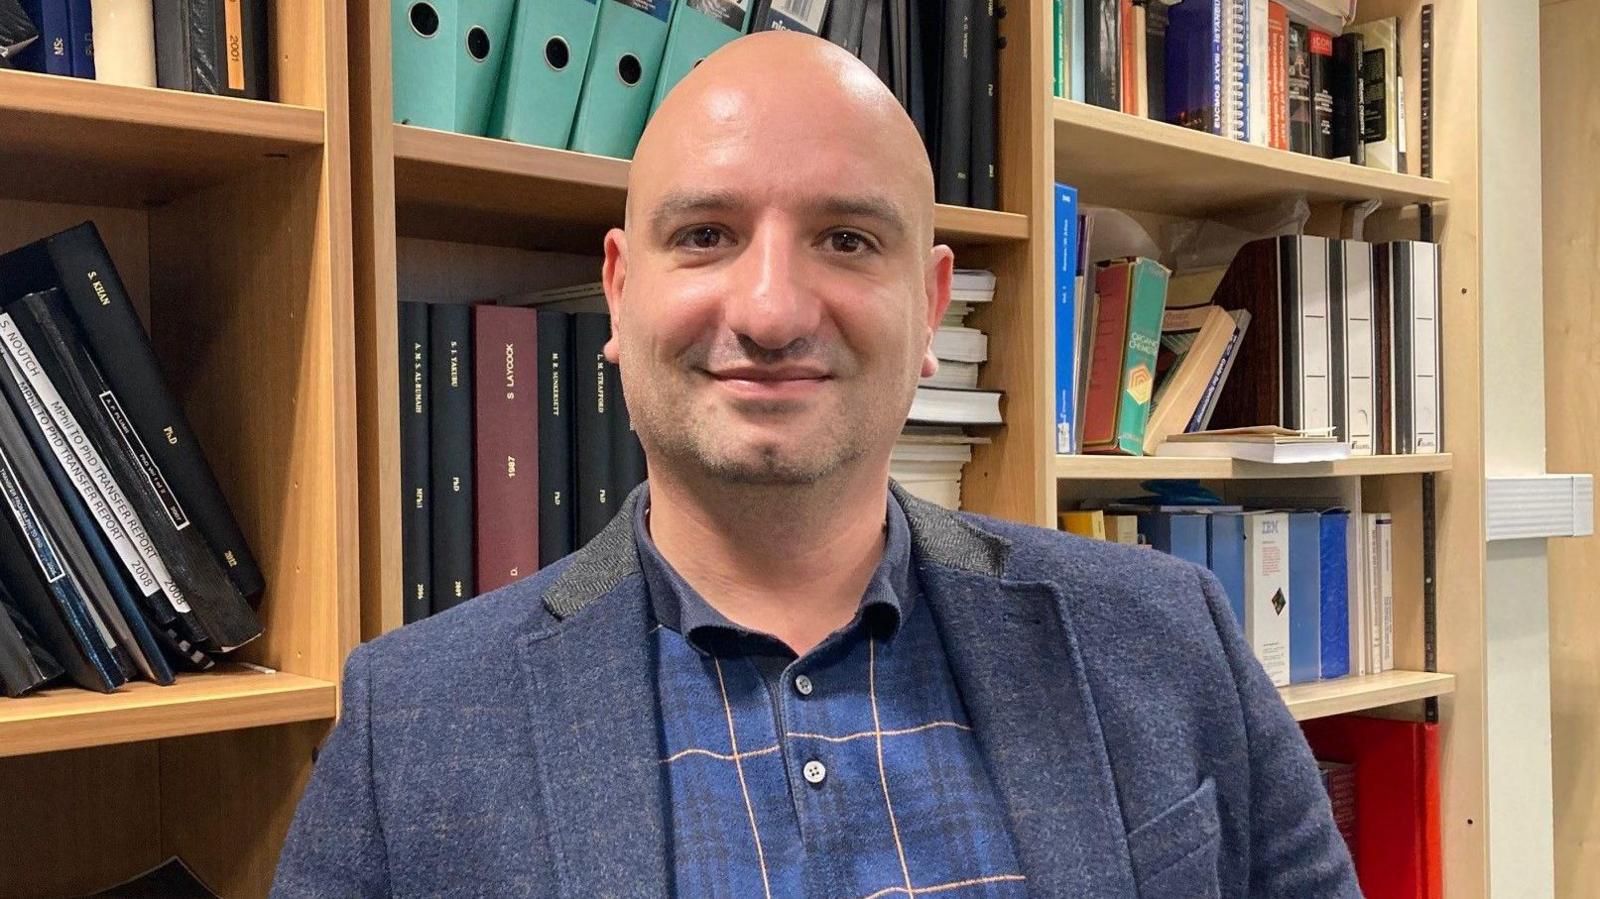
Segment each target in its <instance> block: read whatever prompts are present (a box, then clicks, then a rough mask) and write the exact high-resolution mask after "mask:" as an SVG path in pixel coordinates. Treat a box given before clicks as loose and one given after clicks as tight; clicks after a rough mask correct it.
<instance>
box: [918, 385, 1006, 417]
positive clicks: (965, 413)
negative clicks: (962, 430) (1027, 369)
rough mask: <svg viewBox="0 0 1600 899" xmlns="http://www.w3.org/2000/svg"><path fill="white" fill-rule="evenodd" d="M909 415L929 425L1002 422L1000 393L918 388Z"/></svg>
mask: <svg viewBox="0 0 1600 899" xmlns="http://www.w3.org/2000/svg"><path fill="white" fill-rule="evenodd" d="M906 418H907V420H909V421H914V422H923V423H927V424H959V425H997V424H1001V423H1002V419H1001V417H1000V392H999V391H997V390H949V389H940V388H933V387H918V388H917V392H916V395H915V396H914V397H913V398H912V400H911V411H910V412H909V413H908V414H907V416H906Z"/></svg>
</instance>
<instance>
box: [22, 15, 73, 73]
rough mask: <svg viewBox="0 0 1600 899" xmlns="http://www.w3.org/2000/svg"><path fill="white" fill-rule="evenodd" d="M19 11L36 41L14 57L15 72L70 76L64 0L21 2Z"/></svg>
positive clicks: (69, 41) (69, 35)
mask: <svg viewBox="0 0 1600 899" xmlns="http://www.w3.org/2000/svg"><path fill="white" fill-rule="evenodd" d="M22 11H23V12H24V13H26V14H27V16H28V19H29V21H31V22H33V25H34V27H35V28H37V29H38V30H39V38H38V39H37V40H35V41H34V42H33V43H31V44H29V45H28V46H27V47H26V48H24V49H23V51H22V52H21V53H18V54H17V68H19V69H21V70H23V71H24V72H45V73H47V74H50V75H71V74H72V26H71V25H70V24H69V18H68V16H67V0H22Z"/></svg>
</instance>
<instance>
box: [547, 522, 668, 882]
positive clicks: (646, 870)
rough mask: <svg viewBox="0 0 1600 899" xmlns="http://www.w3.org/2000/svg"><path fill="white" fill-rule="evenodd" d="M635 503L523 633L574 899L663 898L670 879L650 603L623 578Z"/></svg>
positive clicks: (556, 843) (555, 834)
mask: <svg viewBox="0 0 1600 899" xmlns="http://www.w3.org/2000/svg"><path fill="white" fill-rule="evenodd" d="M631 507H632V503H631V502H629V503H625V504H624V506H623V508H622V509H621V510H619V512H618V514H617V516H616V520H614V521H613V522H612V525H611V526H610V527H608V528H607V529H606V533H603V534H602V535H601V536H599V537H596V538H595V540H594V541H593V542H592V543H591V544H589V547H586V549H585V550H584V551H583V552H580V553H579V557H578V558H576V559H574V560H573V562H572V563H571V565H569V567H568V569H567V571H568V574H569V575H571V576H563V578H561V579H559V580H558V582H557V583H556V584H555V585H553V586H552V588H551V590H550V594H549V595H547V598H546V603H545V605H546V607H547V608H549V609H550V610H551V612H552V615H553V617H550V618H545V617H544V616H540V620H539V621H537V622H535V624H534V625H533V626H532V627H530V628H529V630H528V631H527V632H526V633H525V634H524V635H523V638H522V642H523V649H522V653H521V655H522V663H523V670H524V671H525V673H526V675H527V677H528V679H529V681H530V691H531V692H530V694H529V695H530V701H529V711H530V718H531V725H532V734H533V741H534V744H535V746H534V749H535V752H534V758H535V763H536V764H537V765H538V767H539V771H538V774H539V779H540V787H541V789H542V790H543V798H544V800H545V802H546V820H547V821H548V822H549V827H550V838H551V848H552V849H553V850H554V856H555V860H556V867H557V876H558V878H559V880H560V883H561V895H562V896H568V897H574V899H576V897H584V899H587V897H591V896H662V895H665V893H666V886H665V885H666V884H668V883H670V882H671V879H670V871H669V866H668V860H667V846H666V836H665V825H664V821H663V819H664V812H663V807H662V803H663V802H664V801H665V794H664V789H663V786H662V781H661V771H660V767H661V766H660V762H659V754H660V753H659V747H658V742H657V740H658V737H657V733H658V728H657V722H656V714H657V713H656V693H655V676H654V674H655V672H654V661H653V658H654V656H653V651H652V649H651V641H650V620H651V619H650V612H649V602H648V598H647V597H646V595H645V591H644V588H643V586H642V581H641V579H639V578H633V579H631V580H628V579H627V577H626V576H627V573H628V571H627V569H628V566H629V564H630V562H631V563H632V564H633V565H634V566H635V567H636V565H637V561H636V560H637V557H636V555H632V554H633V553H634V552H635V550H634V548H633V545H632V539H631V533H627V532H626V528H622V527H620V526H621V525H623V524H627V525H628V526H630V527H631V521H632V515H631V512H630V510H631ZM591 550H593V552H591ZM608 563H609V564H608ZM585 593H587V596H585ZM563 599H564V600H566V601H567V602H568V605H566V606H560V601H561V600H563ZM579 599H581V600H583V601H581V602H579V601H577V600H579ZM558 607H560V608H561V611H560V612H557V608H558Z"/></svg>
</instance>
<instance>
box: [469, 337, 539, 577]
mask: <svg viewBox="0 0 1600 899" xmlns="http://www.w3.org/2000/svg"><path fill="white" fill-rule="evenodd" d="M472 314H473V329H472V333H473V364H474V370H473V385H472V386H473V391H474V394H475V395H474V397H473V410H474V413H475V417H476V419H477V422H476V430H477V441H478V443H477V446H476V447H475V450H476V451H475V452H474V453H473V457H474V460H475V465H476V471H475V475H476V477H475V478H474V489H475V490H476V491H477V496H476V499H477V502H476V503H475V506H476V510H477V511H476V515H477V529H478V592H479V593H487V592H488V591H490V590H493V589H495V588H497V587H503V586H505V585H506V584H509V583H511V582H512V581H514V580H517V579H518V578H522V577H526V576H528V575H530V574H533V573H534V571H536V570H537V569H538V568H539V402H538V399H539V397H538V378H537V375H536V373H537V371H538V364H537V362H536V361H535V357H536V355H537V350H536V348H535V347H536V338H537V323H538V312H537V311H536V310H534V309H525V308H517V307H511V306H487V305H485V306H474V307H473V308H472Z"/></svg>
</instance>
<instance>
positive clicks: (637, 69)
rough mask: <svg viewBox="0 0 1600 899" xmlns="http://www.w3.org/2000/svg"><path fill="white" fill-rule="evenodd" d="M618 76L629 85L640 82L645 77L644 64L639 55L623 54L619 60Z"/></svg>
mask: <svg viewBox="0 0 1600 899" xmlns="http://www.w3.org/2000/svg"><path fill="white" fill-rule="evenodd" d="M617 77H618V78H621V79H622V83H623V84H626V85H627V86H629V87H633V86H634V85H635V84H638V83H639V79H640V78H642V77H644V66H643V65H642V64H641V63H640V62H639V57H637V56H634V55H633V54H632V53H624V54H622V58H621V59H619V60H617Z"/></svg>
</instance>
